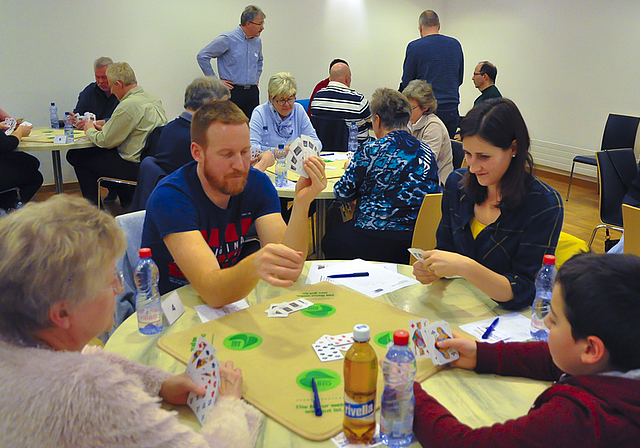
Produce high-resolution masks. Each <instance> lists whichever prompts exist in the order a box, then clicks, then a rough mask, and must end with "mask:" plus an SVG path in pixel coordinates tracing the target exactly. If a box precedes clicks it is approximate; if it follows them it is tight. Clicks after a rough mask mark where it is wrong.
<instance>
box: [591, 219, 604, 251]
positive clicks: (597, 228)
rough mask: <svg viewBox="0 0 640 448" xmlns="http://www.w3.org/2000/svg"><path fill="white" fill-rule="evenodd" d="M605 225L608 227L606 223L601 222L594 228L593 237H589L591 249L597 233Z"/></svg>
mask: <svg viewBox="0 0 640 448" xmlns="http://www.w3.org/2000/svg"><path fill="white" fill-rule="evenodd" d="M605 227H607V226H606V225H605V224H600V225H598V226H596V227H595V228H594V229H593V232H591V239H589V250H591V245H592V244H593V240H594V239H595V238H596V233H598V230H600V229H602V228H605Z"/></svg>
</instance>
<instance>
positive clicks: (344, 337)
mask: <svg viewBox="0 0 640 448" xmlns="http://www.w3.org/2000/svg"><path fill="white" fill-rule="evenodd" d="M352 345H353V333H343V334H336V335H330V334H325V335H323V336H322V337H321V338H320V339H318V340H317V341H316V342H315V343H313V344H312V346H313V350H314V351H315V352H316V355H317V356H318V359H320V361H322V362H327V361H336V360H339V359H344V353H343V352H346V351H348V350H349V349H350V348H351V346H352Z"/></svg>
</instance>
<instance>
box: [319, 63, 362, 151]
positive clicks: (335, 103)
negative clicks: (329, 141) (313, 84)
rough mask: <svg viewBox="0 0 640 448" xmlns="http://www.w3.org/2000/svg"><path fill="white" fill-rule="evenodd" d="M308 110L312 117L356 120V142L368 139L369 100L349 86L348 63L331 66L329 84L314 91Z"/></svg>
mask: <svg viewBox="0 0 640 448" xmlns="http://www.w3.org/2000/svg"><path fill="white" fill-rule="evenodd" d="M309 110H310V111H311V115H312V116H313V117H320V118H329V119H343V120H346V121H347V122H348V121H356V124H357V125H358V144H359V145H362V144H363V143H366V142H367V141H368V140H369V129H370V128H371V110H369V101H368V100H367V99H366V98H365V96H364V95H363V94H361V93H359V92H357V91H356V90H354V89H352V88H351V69H350V68H349V65H348V64H346V63H343V62H338V63H336V64H334V65H333V66H332V67H331V70H330V71H329V84H328V85H327V87H325V88H324V89H321V90H319V91H318V93H316V95H315V96H314V98H313V101H312V102H311V105H310V106H309ZM312 122H313V120H312ZM326 149H336V148H326Z"/></svg>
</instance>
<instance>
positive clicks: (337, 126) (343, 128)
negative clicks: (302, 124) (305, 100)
mask: <svg viewBox="0 0 640 448" xmlns="http://www.w3.org/2000/svg"><path fill="white" fill-rule="evenodd" d="M311 124H312V125H313V128H314V129H315V130H316V133H317V134H318V138H319V139H320V141H321V142H322V149H323V150H325V151H337V152H347V151H348V142H349V128H348V127H347V125H346V122H345V120H344V119H343V118H325V117H318V116H317V115H314V114H311Z"/></svg>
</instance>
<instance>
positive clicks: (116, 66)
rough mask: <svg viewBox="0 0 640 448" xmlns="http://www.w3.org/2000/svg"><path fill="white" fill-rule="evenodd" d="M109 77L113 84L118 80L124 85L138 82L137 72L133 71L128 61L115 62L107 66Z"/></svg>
mask: <svg viewBox="0 0 640 448" xmlns="http://www.w3.org/2000/svg"><path fill="white" fill-rule="evenodd" d="M107 79H108V80H109V82H110V83H112V84H114V83H115V82H116V81H121V82H122V85H124V86H130V85H132V84H138V80H137V79H136V74H135V73H134V72H133V69H132V68H131V66H130V65H129V64H127V63H126V62H114V63H113V64H111V65H110V66H109V67H108V68H107Z"/></svg>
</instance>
